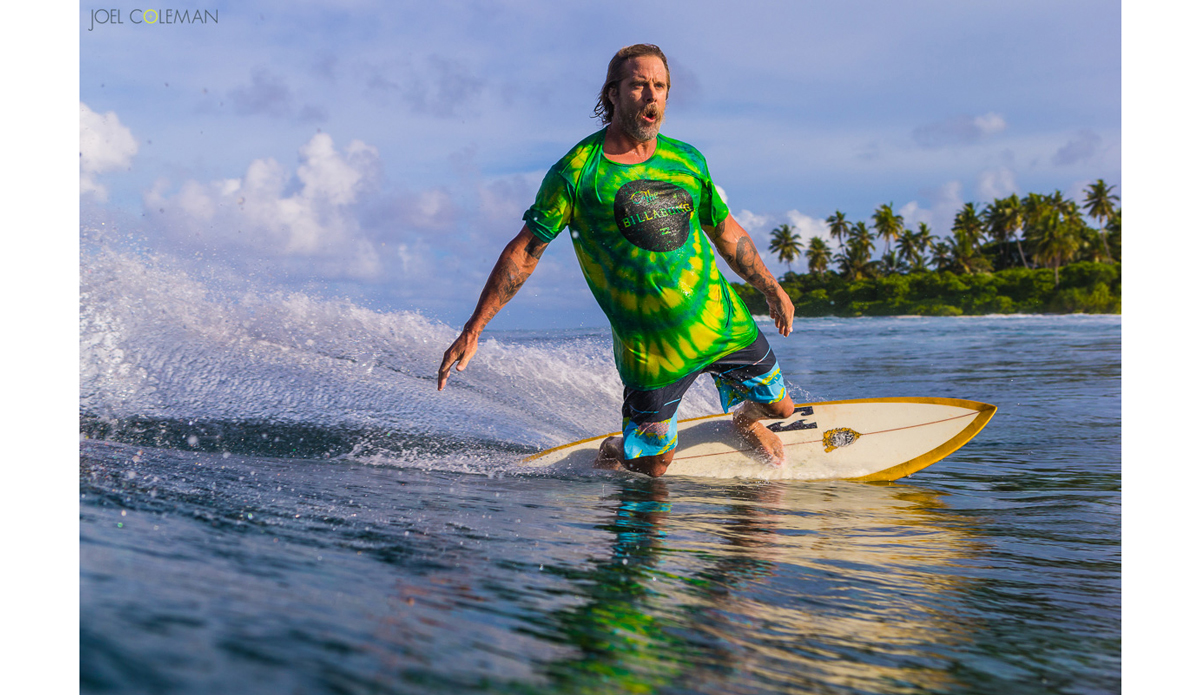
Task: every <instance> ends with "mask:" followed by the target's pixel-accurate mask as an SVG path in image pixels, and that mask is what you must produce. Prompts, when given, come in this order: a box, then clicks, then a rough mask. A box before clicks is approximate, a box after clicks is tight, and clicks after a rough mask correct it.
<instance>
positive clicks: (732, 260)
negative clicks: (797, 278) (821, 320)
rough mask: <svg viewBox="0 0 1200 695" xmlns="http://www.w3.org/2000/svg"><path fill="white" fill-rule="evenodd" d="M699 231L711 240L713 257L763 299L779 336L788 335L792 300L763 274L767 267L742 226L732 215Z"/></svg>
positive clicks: (767, 273) (768, 273)
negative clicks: (714, 248) (716, 254)
mask: <svg viewBox="0 0 1200 695" xmlns="http://www.w3.org/2000/svg"><path fill="white" fill-rule="evenodd" d="M703 229H704V233H705V234H707V235H708V238H709V239H711V240H712V243H713V246H715V247H716V249H717V253H719V254H721V257H722V258H724V259H725V262H726V263H728V264H729V267H730V268H732V269H733V272H735V273H737V274H738V275H739V276H741V278H742V279H743V280H745V281H746V282H748V283H750V286H751V287H753V288H754V289H756V290H758V291H759V292H762V293H763V296H764V297H766V298H767V307H768V308H769V309H770V311H771V318H772V319H774V320H775V327H776V328H778V329H779V334H780V335H783V336H787V335H790V334H791V332H792V317H793V316H794V315H795V313H796V309H795V307H793V306H792V299H791V297H789V296H788V295H787V292H784V291H783V288H782V287H780V286H779V282H778V281H777V280H776V279H775V278H774V276H772V275H771V273H770V272H769V271H768V270H767V266H766V265H765V264H764V263H763V261H762V258H761V257H760V256H759V255H758V249H757V248H755V246H754V241H753V240H752V239H751V238H750V235H749V234H747V233H746V230H745V229H742V225H740V224H738V221H737V220H735V219H733V215H726V216H725V219H723V220H721V221H720V222H718V223H717V226H715V227H703Z"/></svg>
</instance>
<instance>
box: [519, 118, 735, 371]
mask: <svg viewBox="0 0 1200 695" xmlns="http://www.w3.org/2000/svg"><path fill="white" fill-rule="evenodd" d="M604 134H605V131H604V130H600V131H598V132H596V133H595V134H593V135H591V136H589V137H587V138H586V139H584V140H583V141H582V142H580V143H579V144H577V145H575V147H573V148H571V151H570V152H568V153H567V154H566V156H564V157H563V158H562V159H560V160H559V161H558V163H556V164H555V165H554V166H553V167H551V169H550V171H549V172H548V173H547V174H546V178H545V179H544V180H543V181H542V187H541V189H540V190H539V191H538V194H537V198H536V200H535V201H534V203H533V206H532V207H530V208H529V210H528V211H526V212H525V216H524V219H525V222H526V225H527V226H528V227H529V230H530V231H531V232H533V235H534V236H536V237H538V238H539V239H541V240H542V241H546V242H549V241H551V240H553V239H554V237H556V236H558V234H559V232H561V231H562V230H563V229H564V228H570V230H571V240H572V241H573V242H574V244H575V255H576V256H578V258H579V265H580V267H581V268H582V269H583V276H584V278H586V279H587V283H588V287H590V288H591V290H592V294H593V295H595V297H596V301H597V302H599V304H600V308H601V309H603V310H604V313H605V314H606V315H607V316H608V320H609V322H610V323H611V324H612V332H613V355H614V357H615V358H616V363H617V372H618V373H620V375H621V380H622V381H623V382H624V383H625V385H626V386H629V387H630V388H634V389H639V390H648V389H654V388H659V387H662V386H666V385H667V384H670V383H671V382H673V381H677V380H678V379H680V378H682V377H683V376H685V375H687V374H689V373H691V372H693V371H695V370H697V369H700V368H702V367H705V366H707V365H708V364H709V363H711V362H713V361H715V360H716V359H718V358H720V357H722V356H724V355H727V354H729V353H731V352H734V351H735V350H740V349H741V348H744V347H746V346H747V345H749V344H750V343H751V342H753V341H754V339H755V337H756V336H757V335H758V328H757V327H756V326H755V325H754V320H753V319H752V318H751V316H750V312H749V311H748V310H747V309H746V305H745V304H743V303H742V300H741V299H740V298H739V297H738V296H737V294H735V293H734V292H733V291H732V289H731V288H730V287H729V283H727V282H726V281H725V278H724V277H723V276H722V275H721V272H720V270H719V269H718V268H717V264H716V258H715V256H714V254H713V248H712V245H711V244H710V243H709V241H708V238H707V237H706V236H705V234H704V232H703V230H701V228H700V225H704V226H708V227H711V226H716V225H717V224H718V223H720V222H721V221H722V220H724V219H725V217H726V216H727V215H728V214H729V208H727V207H726V206H725V203H724V202H723V201H722V200H721V198H720V196H718V195H717V192H716V188H715V186H714V185H713V182H712V178H711V177H710V176H709V174H708V164H707V163H706V162H705V161H704V157H703V155H701V154H700V152H699V151H697V150H696V148H694V147H692V146H691V145H688V144H687V143H684V142H680V141H679V140H673V139H671V138H667V137H664V136H662V135H659V136H658V143H657V146H656V149H655V151H654V155H653V156H652V157H650V159H648V160H646V161H645V162H642V163H640V164H620V163H618V162H613V161H611V160H609V159H608V158H607V157H605V156H604V155H603V152H602V150H603V147H604Z"/></svg>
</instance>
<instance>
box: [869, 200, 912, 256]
mask: <svg viewBox="0 0 1200 695" xmlns="http://www.w3.org/2000/svg"><path fill="white" fill-rule="evenodd" d="M871 220H872V221H873V222H874V227H875V238H877V239H883V252H884V253H885V254H886V253H887V252H888V251H890V250H891V247H892V243H891V242H892V239H895V238H896V237H898V236H900V232H901V231H902V230H903V229H904V218H903V217H901V216H899V215H897V214H896V213H894V212H892V204H891V203H888V204H887V205H880V206H879V207H878V208H877V209H876V210H875V214H874V215H871Z"/></svg>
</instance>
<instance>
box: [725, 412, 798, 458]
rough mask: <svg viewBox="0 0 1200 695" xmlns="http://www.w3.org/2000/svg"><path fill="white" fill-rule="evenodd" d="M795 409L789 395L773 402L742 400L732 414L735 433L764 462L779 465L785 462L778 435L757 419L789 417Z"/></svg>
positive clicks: (781, 443)
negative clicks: (751, 447) (752, 448)
mask: <svg viewBox="0 0 1200 695" xmlns="http://www.w3.org/2000/svg"><path fill="white" fill-rule="evenodd" d="M795 409H796V407H795V405H794V404H793V403H792V397H791V396H786V395H785V396H784V397H783V400H782V401H776V402H775V403H755V402H754V401H743V402H742V405H741V407H740V408H738V410H737V411H736V412H734V414H733V427H734V429H736V430H737V433H738V434H739V435H741V437H742V439H745V440H746V442H747V443H748V444H750V445H751V446H753V447H754V448H755V450H756V452H757V453H758V455H759V457H761V458H762V459H763V460H764V462H765V463H768V464H770V465H772V466H776V467H781V466H783V464H784V462H785V460H786V459H785V456H784V452H783V442H782V441H780V440H779V435H777V434H775V433H774V432H772V431H771V430H769V429H767V428H766V427H764V426H763V424H762V423H761V422H759V420H782V419H784V418H786V417H790V416H791V414H792V411H794V410H795Z"/></svg>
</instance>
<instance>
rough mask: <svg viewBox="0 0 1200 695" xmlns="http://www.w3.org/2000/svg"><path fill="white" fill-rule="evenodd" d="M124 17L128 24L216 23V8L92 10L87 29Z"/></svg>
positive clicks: (121, 19)
mask: <svg viewBox="0 0 1200 695" xmlns="http://www.w3.org/2000/svg"><path fill="white" fill-rule="evenodd" d="M126 19H128V20H129V23H130V24H208V23H209V22H212V23H213V24H216V23H217V10H213V11H211V12H209V11H208V10H204V11H201V10H190V11H189V10H130V11H129V14H128V15H122V14H121V10H92V25H91V26H89V27H88V31H92V30H93V29H95V28H96V25H97V24H124V23H125V20H126Z"/></svg>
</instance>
